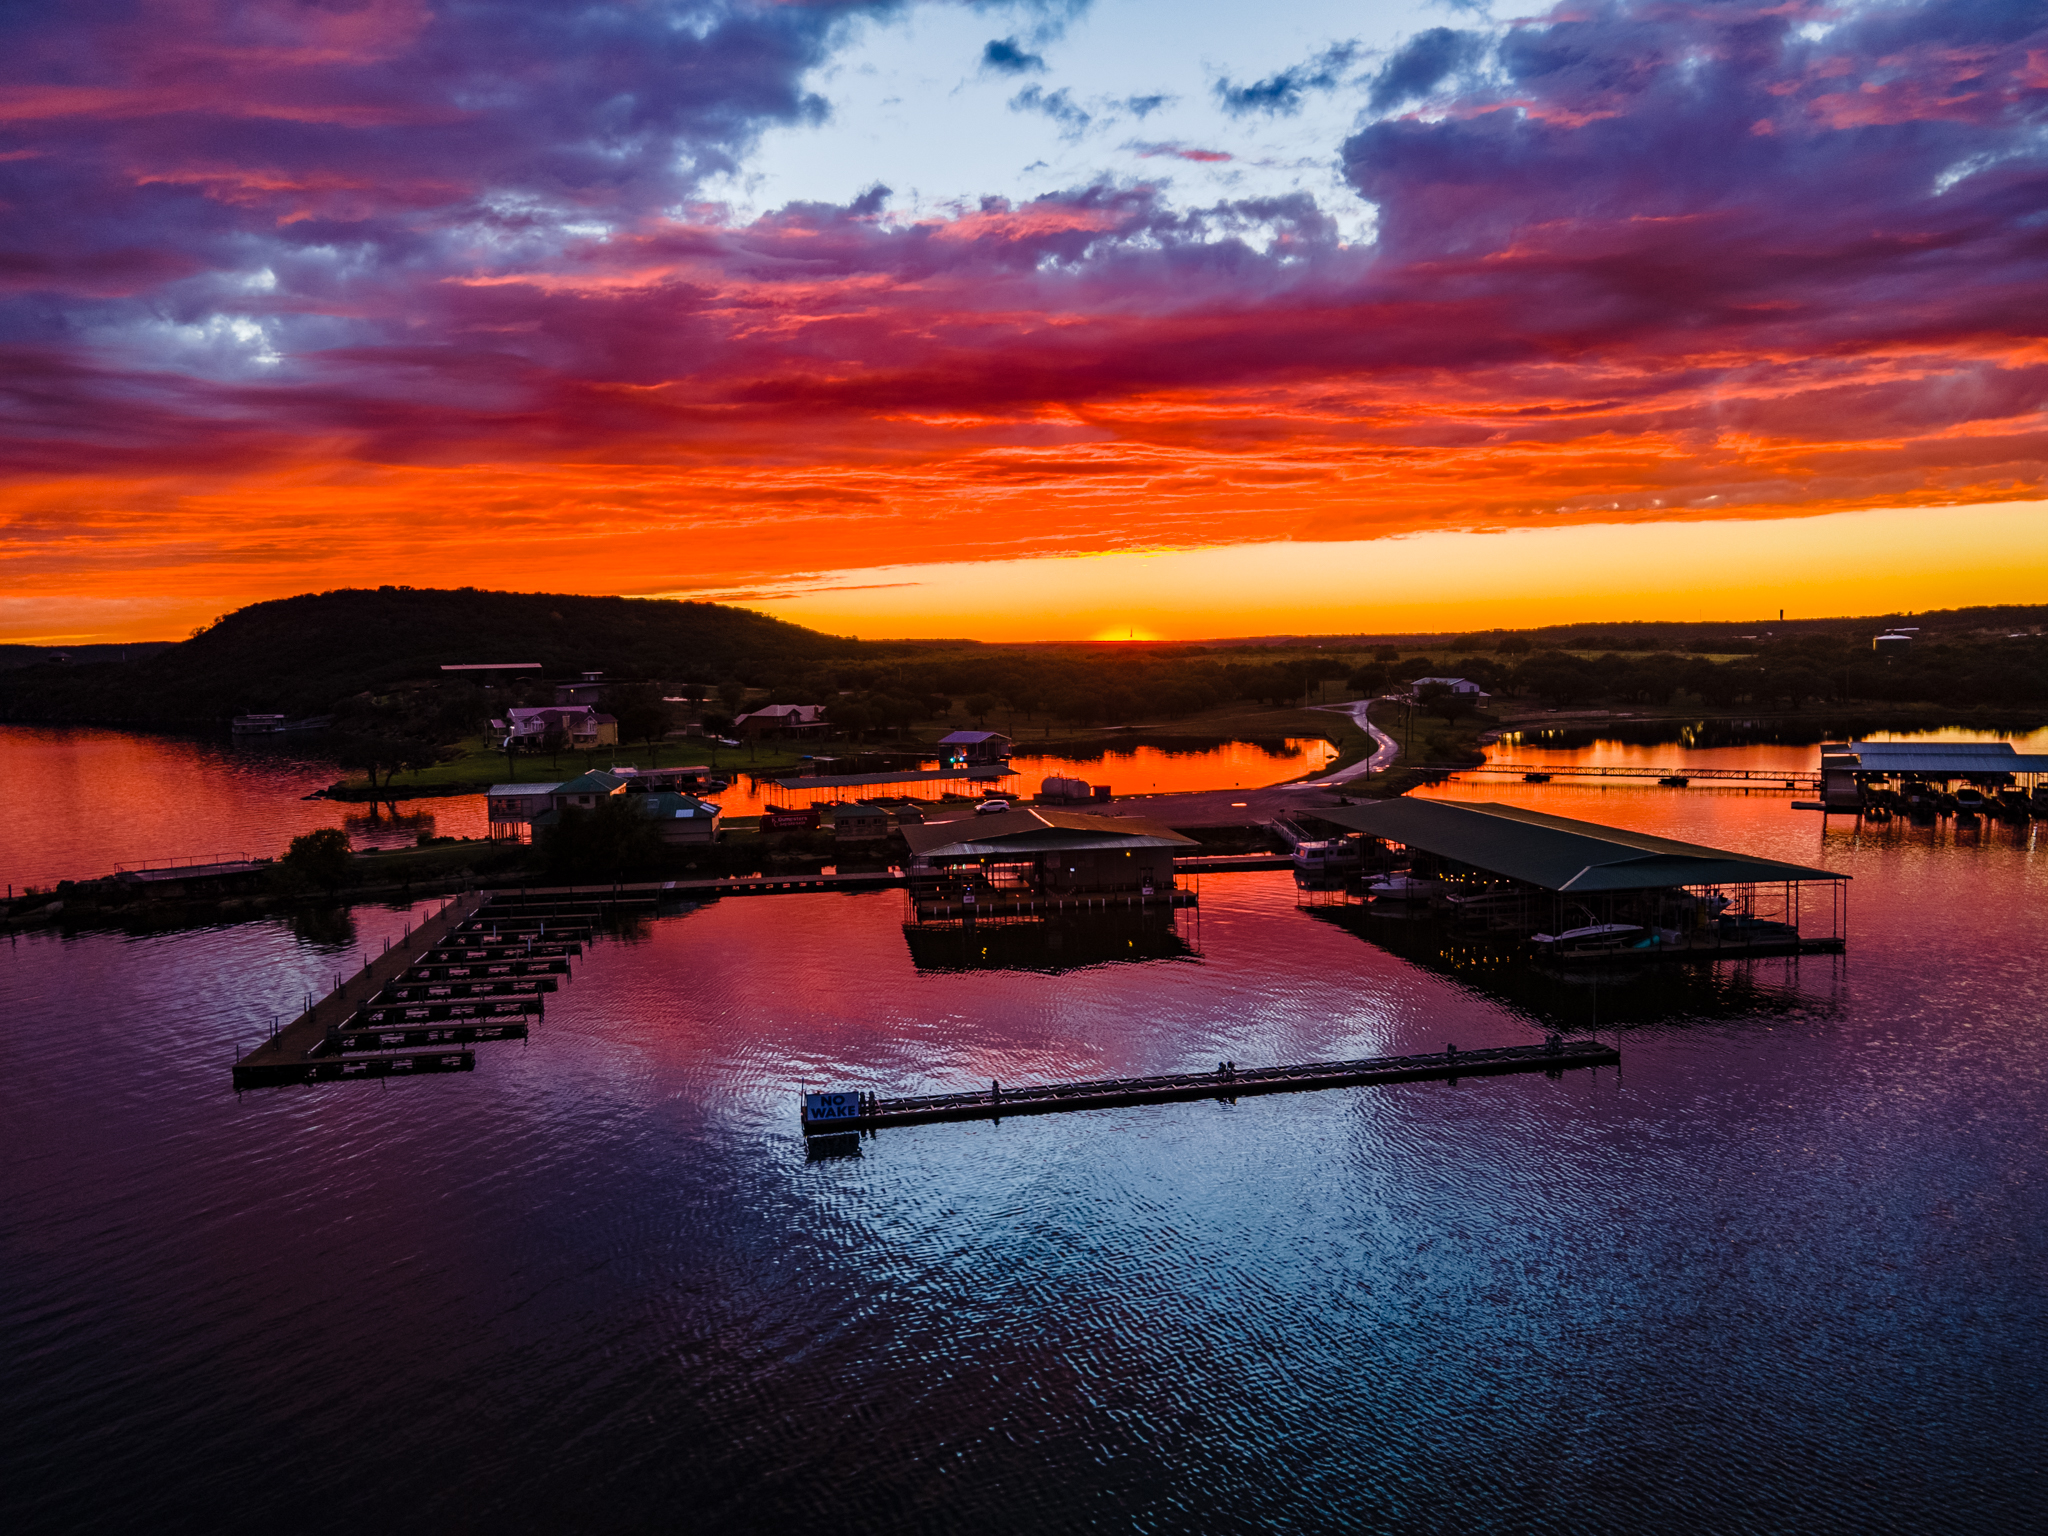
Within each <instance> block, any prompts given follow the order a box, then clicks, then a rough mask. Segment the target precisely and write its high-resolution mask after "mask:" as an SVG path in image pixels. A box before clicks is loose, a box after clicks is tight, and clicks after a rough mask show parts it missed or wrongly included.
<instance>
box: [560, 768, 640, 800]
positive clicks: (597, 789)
mask: <svg viewBox="0 0 2048 1536" xmlns="http://www.w3.org/2000/svg"><path fill="white" fill-rule="evenodd" d="M625 782H626V777H625V775H624V774H619V773H606V772H605V771H604V770H603V769H602V768H599V769H595V770H593V771H592V772H590V773H579V774H577V775H576V777H575V778H573V779H571V780H569V782H568V783H566V784H557V785H556V786H555V793H556V794H558V795H609V794H612V793H614V792H616V791H617V790H618V789H619V788H620V787H621V786H622V785H623V784H624V783H625Z"/></svg>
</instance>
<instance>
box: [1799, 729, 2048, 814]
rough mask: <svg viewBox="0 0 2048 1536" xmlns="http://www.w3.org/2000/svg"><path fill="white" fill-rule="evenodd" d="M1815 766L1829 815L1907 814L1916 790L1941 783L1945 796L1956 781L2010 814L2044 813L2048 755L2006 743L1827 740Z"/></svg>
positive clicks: (2047, 800) (2047, 797)
mask: <svg viewBox="0 0 2048 1536" xmlns="http://www.w3.org/2000/svg"><path fill="white" fill-rule="evenodd" d="M1820 768H1821V805H1822V806H1823V808H1825V809H1827V810H1830V811H1861V810H1865V809H1868V808H1869V807H1870V806H1872V805H1877V806H1879V807H1882V808H1883V809H1886V810H1906V809H1910V808H1911V804H1912V802H1913V801H1914V800H1915V799H1917V798H1919V797H1918V796H1917V795H1916V793H1915V792H1916V790H1919V789H1922V788H1931V787H1932V786H1935V785H1940V786H1942V790H1943V792H1946V789H1947V786H1948V785H1950V784H1952V783H1954V782H1956V781H1958V780H1960V781H1962V782H1964V783H1965V784H1968V785H1970V786H1971V787H1973V788H1975V789H1977V790H1978V791H1980V798H1981V797H1982V792H1989V794H1990V796H1992V797H1993V798H1994V799H1995V800H1997V801H1999V802H2001V803H2003V807H2004V808H2005V809H2008V810H2010V811H2012V812H2015V813H2022V812H2023V813H2025V814H2027V815H2033V816H2039V815H2042V814H2043V813H2044V812H2048V793H2044V792H2043V791H2044V786H2048V756H2044V755H2042V754H2040V753H2027V752H2021V751H2019V750H2018V749H2017V748H2015V747H2014V746H2013V744H2012V743H2011V742H2009V741H1850V742H1830V743H1828V744H1827V745H1825V746H1823V747H1822V748H1821V749H1820ZM2029 788H2031V789H2032V791H2033V793H2031V794H2029V793H2028V792H2027V791H2028V789H2029ZM2015 791H2016V793H2015ZM1929 806H1930V809H1932V808H1933V799H1932V797H1931V796H1930V797H1929ZM1987 807H1988V802H1987ZM1951 809H1953V808H1951Z"/></svg>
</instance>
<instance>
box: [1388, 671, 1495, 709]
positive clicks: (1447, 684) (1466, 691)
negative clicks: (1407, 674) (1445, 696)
mask: <svg viewBox="0 0 2048 1536" xmlns="http://www.w3.org/2000/svg"><path fill="white" fill-rule="evenodd" d="M1431 684H1436V685H1437V686H1439V687H1442V688H1445V689H1447V690H1449V691H1450V692H1452V693H1455V694H1458V695H1460V696H1461V697H1463V698H1468V699H1470V700H1471V701H1472V702H1473V703H1475V704H1477V703H1479V702H1480V701H1481V700H1483V699H1486V698H1488V697H1490V695H1489V694H1488V693H1487V691H1486V690H1485V689H1484V688H1481V687H1480V686H1479V685H1478V684H1477V683H1475V682H1473V681H1472V680H1471V679H1470V678H1467V677H1418V678H1416V679H1415V681H1414V682H1412V683H1410V684H1409V685H1408V692H1409V693H1410V694H1411V695H1415V696H1420V695H1421V693H1422V690H1423V689H1425V688H1427V687H1429V686H1430V685H1431Z"/></svg>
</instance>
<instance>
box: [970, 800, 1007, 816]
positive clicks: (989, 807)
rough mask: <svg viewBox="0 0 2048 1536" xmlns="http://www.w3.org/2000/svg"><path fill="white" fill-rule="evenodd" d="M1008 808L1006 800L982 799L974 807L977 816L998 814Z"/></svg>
mask: <svg viewBox="0 0 2048 1536" xmlns="http://www.w3.org/2000/svg"><path fill="white" fill-rule="evenodd" d="M1009 808H1010V802H1009V801H1007V800H984V801H982V802H981V804H979V805H977V806H976V807H975V808H974V814H975V815H977V816H1000V815H1002V814H1003V812H1005V811H1007V810H1008V809H1009Z"/></svg>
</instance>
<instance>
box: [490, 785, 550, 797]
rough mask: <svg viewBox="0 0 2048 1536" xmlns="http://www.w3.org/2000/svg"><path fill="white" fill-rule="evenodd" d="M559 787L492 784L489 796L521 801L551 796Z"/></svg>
mask: <svg viewBox="0 0 2048 1536" xmlns="http://www.w3.org/2000/svg"><path fill="white" fill-rule="evenodd" d="M561 787H562V786H561V785H559V784H493V785H492V786H491V794H492V795H494V796H497V797H500V798H507V799H521V798H529V797H535V796H540V795H552V794H553V793H554V792H555V791H556V790H558V789H560V788H561Z"/></svg>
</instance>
